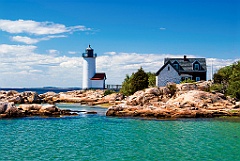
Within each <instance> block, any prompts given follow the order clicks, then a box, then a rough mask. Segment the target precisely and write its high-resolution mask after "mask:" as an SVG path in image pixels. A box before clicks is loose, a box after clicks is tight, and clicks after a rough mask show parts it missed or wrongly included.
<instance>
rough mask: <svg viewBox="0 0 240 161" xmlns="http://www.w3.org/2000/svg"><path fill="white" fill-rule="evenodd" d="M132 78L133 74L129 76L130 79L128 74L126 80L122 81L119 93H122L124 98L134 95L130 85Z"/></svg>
mask: <svg viewBox="0 0 240 161" xmlns="http://www.w3.org/2000/svg"><path fill="white" fill-rule="evenodd" d="M132 77H133V74H132V75H131V77H130V76H129V75H128V74H127V75H126V78H125V79H124V81H123V83H122V88H121V90H120V93H122V94H124V95H126V96H129V95H131V94H133V93H134V92H133V90H132V84H131V81H132Z"/></svg>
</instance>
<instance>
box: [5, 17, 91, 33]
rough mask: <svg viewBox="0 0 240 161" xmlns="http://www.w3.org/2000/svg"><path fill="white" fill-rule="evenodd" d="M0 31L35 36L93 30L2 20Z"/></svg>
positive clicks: (53, 24) (50, 23)
mask: <svg viewBox="0 0 240 161" xmlns="http://www.w3.org/2000/svg"><path fill="white" fill-rule="evenodd" d="M0 30H2V31H6V32H9V33H12V34H19V33H28V34H34V35H52V34H61V33H71V32H75V31H90V30H91V28H87V27H85V26H80V25H78V26H70V27H66V26H65V25H63V24H56V23H53V22H47V21H46V22H36V21H33V20H16V21H11V20H3V19H0Z"/></svg>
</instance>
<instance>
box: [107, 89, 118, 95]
mask: <svg viewBox="0 0 240 161" xmlns="http://www.w3.org/2000/svg"><path fill="white" fill-rule="evenodd" d="M112 93H116V92H115V91H114V90H109V89H108V90H106V91H104V96H107V95H109V94H112Z"/></svg>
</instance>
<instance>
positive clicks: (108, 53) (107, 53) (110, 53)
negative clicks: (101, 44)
mask: <svg viewBox="0 0 240 161" xmlns="http://www.w3.org/2000/svg"><path fill="white" fill-rule="evenodd" d="M104 54H105V55H116V54H117V53H116V52H114V51H113V52H106V53H104Z"/></svg>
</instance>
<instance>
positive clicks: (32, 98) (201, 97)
mask: <svg viewBox="0 0 240 161" xmlns="http://www.w3.org/2000/svg"><path fill="white" fill-rule="evenodd" d="M210 86H211V82H210V81H204V82H197V83H185V84H174V83H168V84H167V86H166V87H159V88H158V87H154V88H147V89H145V90H141V91H137V92H136V93H134V94H133V95H131V96H128V97H124V96H123V95H122V94H120V93H112V94H109V95H106V96H105V95H104V90H86V91H84V90H75V91H68V92H60V93H54V92H46V93H44V94H37V93H36V92H32V91H25V92H21V93H18V92H17V91H0V118H5V117H26V116H64V115H78V114H79V112H85V113H89V114H95V113H96V112H94V111H71V110H62V109H59V108H58V107H57V106H55V103H61V102H63V103H80V104H86V105H89V106H94V105H104V104H105V105H107V106H110V107H109V108H108V110H107V112H106V115H107V116H117V117H151V118H211V117H222V116H227V117H228V116H229V117H232V116H236V117H240V102H238V101H237V100H235V99H233V98H230V97H226V96H224V95H223V94H221V93H216V92H213V91H212V92H210ZM16 104H17V106H16Z"/></svg>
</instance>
